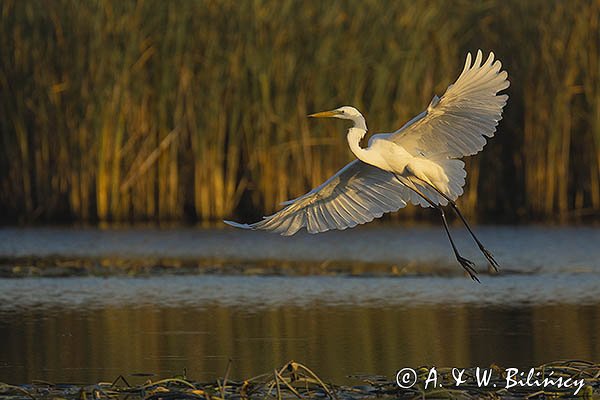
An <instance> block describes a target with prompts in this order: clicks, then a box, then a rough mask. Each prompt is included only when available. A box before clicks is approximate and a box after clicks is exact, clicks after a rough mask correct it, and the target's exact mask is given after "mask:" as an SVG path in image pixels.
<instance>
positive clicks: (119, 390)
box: [0, 360, 600, 400]
mask: <svg viewBox="0 0 600 400" xmlns="http://www.w3.org/2000/svg"><path fill="white" fill-rule="evenodd" d="M232 364H233V363H232V362H231V360H230V362H229V364H228V365H227V370H226V371H225V375H224V376H223V378H221V379H217V380H216V382H208V383H202V382H195V381H193V380H192V379H190V378H188V377H187V376H186V371H185V370H184V371H183V374H181V375H179V376H175V377H173V378H167V379H160V378H159V379H155V377H154V375H153V374H144V373H142V374H132V375H125V376H124V375H119V376H118V377H116V379H115V380H114V381H113V382H99V383H97V384H91V385H85V384H75V383H74V384H69V383H58V384H54V383H52V382H46V381H35V382H33V383H32V384H29V385H12V384H7V383H1V382H0V395H5V396H9V397H10V398H11V399H15V400H21V399H54V398H56V397H60V398H65V399H87V398H88V397H91V398H94V399H129V398H131V399H148V400H155V399H156V400H160V399H190V400H192V399H205V400H222V399H242V400H243V399H258V398H260V399H278V400H281V399H305V398H309V399H312V398H318V399H330V400H344V399H374V398H377V399H420V398H422V399H426V398H431V399H441V398H460V399H481V398H486V399H498V400H501V399H523V398H527V399H545V398H548V397H550V398H582V399H592V398H595V393H594V392H595V391H597V390H598V388H599V387H600V378H599V377H598V376H599V375H600V365H598V364H595V363H593V362H589V361H584V360H563V361H556V362H552V363H547V364H544V365H541V366H538V367H536V368H535V369H532V371H533V374H534V376H533V378H532V379H527V378H526V377H522V376H520V377H517V378H514V379H513V380H511V381H510V385H512V386H510V387H507V386H508V382H509V378H508V376H509V375H508V374H509V373H511V372H510V371H508V368H502V367H500V366H498V365H495V364H494V365H491V366H489V368H486V369H485V370H486V372H487V373H489V374H490V375H491V378H490V379H489V381H488V382H487V384H484V383H481V384H478V383H477V382H478V380H477V379H478V378H477V371H476V369H475V368H466V369H465V370H464V375H462V376H461V378H462V379H463V382H462V383H461V385H460V386H459V387H456V386H455V382H456V380H455V378H454V376H455V375H454V372H453V368H441V367H435V366H433V367H426V366H421V367H419V368H417V369H415V376H414V378H415V379H416V384H415V385H414V386H412V387H410V388H407V389H401V388H399V386H398V384H397V383H396V382H395V381H394V380H393V379H391V380H390V377H386V376H380V375H357V376H353V377H352V378H354V379H355V380H356V381H357V382H358V383H360V384H358V385H356V386H341V385H336V384H334V383H330V382H328V381H327V380H326V379H324V378H321V377H319V376H318V374H317V373H315V372H314V371H313V370H312V369H310V368H309V367H307V366H305V365H303V364H301V363H298V362H295V361H290V362H288V363H286V364H285V365H283V366H282V367H280V368H274V369H273V370H272V371H271V372H267V373H264V374H262V375H258V376H255V377H251V378H247V379H244V380H242V381H238V380H234V379H231V378H230V377H229V374H230V373H231V370H232V368H235V367H232ZM431 368H435V369H436V371H437V377H436V380H435V382H437V383H440V384H442V386H438V387H436V388H433V387H432V386H433V383H431V382H433V380H432V381H431V382H430V384H429V387H428V388H427V389H425V382H426V381H427V379H428V378H431V377H430V375H429V372H430V371H431ZM527 371H528V370H527ZM479 376H480V379H481V376H482V375H479ZM128 379H129V380H133V379H135V380H136V381H140V380H144V381H143V383H140V384H134V385H131V384H130V383H129V381H128ZM544 379H546V381H545V380H544ZM581 381H582V382H581ZM517 382H519V383H517ZM580 382H581V383H580ZM578 384H580V385H581V387H580V386H578ZM575 391H577V394H576V395H575V394H574V393H575Z"/></svg>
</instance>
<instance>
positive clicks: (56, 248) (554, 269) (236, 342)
mask: <svg viewBox="0 0 600 400" xmlns="http://www.w3.org/2000/svg"><path fill="white" fill-rule="evenodd" d="M477 231H478V232H480V233H481V238H482V240H483V241H484V242H485V243H486V244H487V245H488V246H489V247H490V248H491V249H493V250H494V253H495V254H496V255H497V258H498V260H499V261H500V263H501V265H502V266H503V268H504V269H505V270H507V271H508V272H509V273H507V274H504V275H500V276H487V275H482V282H483V283H482V284H481V285H478V284H475V283H473V282H471V281H470V280H468V279H466V278H465V277H464V276H462V274H461V273H460V269H459V267H458V266H456V265H454V264H453V262H452V259H451V254H450V251H449V247H448V245H447V244H446V242H445V238H444V236H443V232H440V229H439V228H438V227H431V228H410V229H402V228H399V227H398V228H395V227H374V228H366V229H363V228H359V229H354V230H350V231H346V232H334V233H331V234H324V235H320V236H309V235H300V236H297V237H294V238H291V239H289V238H288V239H283V238H279V237H276V236H272V235H261V234H257V233H253V232H238V231H234V230H201V229H169V230H157V229H143V230H139V229H138V230H92V229H0V258H3V259H5V260H7V261H5V262H4V263H5V264H6V263H10V259H11V258H12V257H31V256H35V257H42V258H43V257H71V258H95V257H119V258H134V259H135V258H140V257H142V258H152V257H156V258H161V257H170V258H181V259H188V260H189V259H212V258H218V259H221V260H222V259H232V260H238V261H237V262H240V263H244V262H246V261H256V260H261V259H268V260H271V261H273V260H281V262H282V263H283V262H286V260H297V259H300V260H305V261H308V262H314V263H320V264H326V263H327V262H329V261H340V260H342V261H345V262H349V263H350V262H352V261H353V260H358V261H366V262H380V263H386V262H389V263H394V264H397V265H399V266H401V267H405V266H407V265H408V266H410V267H411V268H413V269H414V270H416V271H418V270H419V269H420V268H421V266H425V265H427V266H429V267H428V268H430V266H431V265H434V266H437V267H439V268H440V269H449V268H451V269H452V270H453V271H456V273H455V275H454V276H446V277H440V276H435V274H425V275H424V276H405V277H386V278H382V277H348V276H300V277H285V276H260V277H257V276H214V275H200V276H172V275H167V276H151V277H123V276H118V277H108V278H100V277H71V278H20V279H0V381H8V382H13V383H23V382H28V381H31V380H32V379H43V380H50V381H54V382H57V381H69V382H97V381H101V380H112V379H114V378H115V377H116V376H118V375H119V374H123V375H125V376H127V377H129V379H130V380H131V381H136V379H138V380H142V379H145V378H136V377H130V376H129V375H130V374H132V373H153V374H157V375H158V376H170V375H174V374H180V373H181V372H182V371H183V369H184V368H185V369H187V373H188V376H189V377H191V378H193V379H197V380H208V379H214V378H215V377H218V376H222V375H223V373H224V371H225V368H226V365H227V360H228V359H229V358H231V359H232V360H233V367H232V376H233V377H234V378H247V377H250V376H254V375H258V374H260V373H263V372H267V371H271V370H272V369H273V368H274V367H275V366H278V365H281V364H283V363H285V362H286V361H289V360H290V359H294V360H296V361H300V362H303V363H305V364H306V365H308V366H310V367H311V368H313V369H314V370H315V371H316V372H318V373H319V375H321V376H323V377H326V378H328V379H331V380H334V381H336V382H339V383H353V382H354V381H352V380H351V379H350V378H347V376H348V375H352V374H358V373H369V374H383V375H387V376H389V377H391V376H392V374H393V373H394V372H395V371H396V370H397V369H399V368H401V367H404V366H419V365H423V364H435V365H438V366H474V365H481V366H487V365H489V364H491V363H493V362H494V363H497V364H501V365H504V366H522V367H526V366H532V365H536V364H540V363H543V362H546V361H552V360H556V359H561V358H583V359H590V360H595V361H598V360H600V333H599V332H600V230H599V229H594V228H542V227H536V228H512V227H480V228H478V229H477ZM458 234H459V231H457V235H458ZM459 245H460V247H461V248H463V249H464V253H465V255H468V256H469V257H472V258H473V260H474V261H476V262H477V263H478V264H479V265H482V266H483V265H484V263H483V261H482V259H481V257H479V256H478V254H477V252H476V251H475V250H476V249H474V248H473V247H474V246H473V245H472V243H471V242H470V241H469V240H468V238H467V237H465V236H460V237H459ZM481 269H482V270H485V268H481ZM354 383H355V382H354Z"/></svg>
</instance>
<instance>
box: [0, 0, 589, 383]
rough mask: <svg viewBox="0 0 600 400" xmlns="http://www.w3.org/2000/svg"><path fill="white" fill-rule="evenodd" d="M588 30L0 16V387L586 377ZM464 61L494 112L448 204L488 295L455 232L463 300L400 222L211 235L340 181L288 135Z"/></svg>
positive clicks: (313, 137) (422, 234) (324, 13)
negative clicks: (491, 74) (486, 85)
mask: <svg viewBox="0 0 600 400" xmlns="http://www.w3.org/2000/svg"><path fill="white" fill-rule="evenodd" d="M599 22H600V2H598V1H595V0H574V1H558V0H530V1H521V0H502V1H500V0H482V1H466V0H453V1H428V2H424V1H418V2H417V1H408V0H407V1H384V0H379V1H375V0H361V1H359V0H346V1H317V0H314V1H286V0H264V1H259V0H256V1H250V0H248V1H233V0H219V1H210V0H206V1H188V0H186V1H183V0H181V1H178V0H171V1H164V0H146V1H141V0H140V1H120V0H96V1H92V0H90V1H75V0H56V1H50V0H3V1H1V2H0V141H1V142H0V224H1V226H0V382H1V381H4V382H11V383H23V382H30V381H31V380H33V379H43V380H48V381H53V382H60V381H68V382H88V383H90V382H98V381H100V380H105V381H112V380H113V379H114V378H116V377H117V376H118V375H119V374H123V375H124V376H126V377H127V379H128V380H130V381H131V382H143V381H145V380H146V379H148V378H147V377H148V376H152V379H156V378H157V377H165V376H174V375H178V374H181V373H182V372H183V371H184V369H185V370H186V371H187V373H188V376H189V377H190V378H192V379H197V380H209V379H214V378H216V377H219V376H223V375H224V373H225V370H226V368H227V365H228V360H229V359H232V368H231V377H232V378H234V379H246V378H249V377H250V376H254V375H258V374H260V373H263V372H266V371H271V370H272V369H273V368H275V367H277V366H280V365H283V364H284V363H285V362H287V361H289V360H290V359H295V360H297V361H300V362H303V363H305V364H306V365H308V366H309V367H310V368H312V369H313V370H315V371H316V372H317V373H318V374H319V375H320V376H322V377H323V378H324V379H331V380H333V381H335V382H336V383H352V384H356V383H357V381H356V380H355V379H354V380H353V379H352V378H349V377H348V376H349V375H352V374H357V373H367V374H383V375H386V376H387V377H388V378H392V377H393V376H394V374H395V371H397V370H398V369H400V368H402V367H405V366H412V367H416V366H419V365H424V364H429V365H437V366H452V367H467V366H481V367H486V366H488V365H490V364H492V363H498V364H501V365H502V366H505V367H531V366H534V365H538V364H541V363H544V362H549V361H553V360H556V359H568V358H571V359H572V358H581V359H588V360H596V361H598V360H599V359H600V246H599V244H600V229H598V226H597V224H596V223H597V221H598V219H599V218H598V217H599V216H600V53H599V46H600V26H599ZM477 49H482V50H483V51H484V53H487V52H489V51H493V52H494V53H495V54H496V55H497V58H498V59H500V60H501V61H502V62H503V66H504V68H505V69H506V70H507V71H508V73H509V79H510V81H511V86H510V88H508V89H507V91H506V93H508V94H509V96H510V98H509V101H508V104H507V106H506V108H505V112H504V117H503V120H502V121H501V122H500V125H499V127H498V132H497V135H496V137H494V138H493V139H491V140H489V143H488V145H487V146H486V148H485V150H484V151H483V152H482V153H480V154H478V155H477V156H474V157H469V158H466V160H465V161H466V164H467V167H466V169H467V172H468V178H467V184H466V187H465V194H464V195H463V196H462V197H461V198H460V201H459V203H460V206H461V208H462V210H463V212H465V213H466V214H467V216H468V218H469V219H470V220H471V221H473V222H478V223H479V226H476V227H475V228H476V229H475V231H476V232H477V234H478V235H479V237H480V238H481V239H482V241H483V242H484V243H485V245H486V246H487V247H488V248H489V249H490V250H491V251H492V252H493V253H494V254H495V256H496V258H497V259H498V261H499V262H500V265H501V273H500V274H499V275H487V274H486V270H487V268H486V264H485V260H484V259H483V257H482V256H481V254H480V253H479V252H478V250H477V248H476V246H475V245H474V243H473V242H472V241H471V239H470V237H469V236H467V234H466V233H465V231H464V229H462V226H460V225H459V224H453V228H452V230H453V232H454V235H455V237H456V239H457V243H458V245H459V247H460V249H461V251H462V252H463V254H464V255H465V256H466V257H468V258H470V259H472V260H474V261H475V262H476V264H477V268H478V270H479V271H481V275H480V276H481V279H482V284H481V285H477V284H475V283H474V282H472V281H471V280H469V279H468V278H466V277H465V276H463V273H462V269H461V268H460V266H459V265H458V264H457V263H456V261H455V259H454V257H453V254H452V252H451V249H450V246H449V244H448V241H447V238H446V237H445V235H444V231H443V229H442V228H441V226H439V225H438V224H439V220H438V219H439V216H438V215H437V213H435V212H432V210H424V209H420V208H417V207H407V208H405V209H403V210H401V211H400V212H398V213H394V214H393V215H390V216H386V217H385V218H384V223H376V222H374V223H372V224H368V225H366V226H361V227H357V228H355V229H351V230H347V231H344V232H327V233H324V234H320V235H316V236H314V235H308V234H306V233H305V232H301V233H299V234H297V235H296V236H294V237H292V238H281V237H279V236H277V235H269V234H263V233H262V232H245V231H238V230H234V229H231V228H225V227H224V226H223V224H222V223H221V222H220V221H221V220H222V219H224V218H227V219H236V220H241V221H244V222H251V221H254V220H255V219H257V218H259V217H260V216H261V215H264V214H266V213H271V212H273V211H275V210H277V209H278V207H279V206H278V204H279V203H280V202H281V201H284V200H287V199H290V198H295V197H297V196H298V195H300V194H303V193H305V192H306V191H308V190H310V189H311V188H313V187H315V186H317V185H319V184H320V183H322V182H323V181H324V180H325V179H327V178H328V177H329V176H331V175H332V174H333V173H335V172H336V171H337V170H338V169H340V168H341V167H342V166H343V165H345V164H346V163H347V162H348V161H350V160H351V159H352V155H351V153H350V151H349V149H348V148H347V143H346V139H345V130H346V126H345V125H344V124H343V123H341V122H340V121H312V120H309V119H308V118H307V117H306V115H307V114H309V113H312V112H316V111H322V110H328V109H332V108H335V107H338V106H341V105H354V106H356V107H358V108H359V109H360V110H361V111H362V112H363V113H364V114H365V116H366V118H367V123H368V126H369V127H370V128H371V129H372V131H374V132H386V131H387V132H389V131H393V130H395V129H397V128H399V127H400V126H402V125H403V124H404V123H405V122H406V121H408V120H409V119H411V118H412V117H413V116H415V115H417V114H418V113H420V112H421V111H422V110H423V109H424V108H425V107H426V106H427V105H428V104H429V102H430V100H431V98H432V96H433V95H434V94H438V95H441V94H443V93H444V91H445V89H446V88H447V86H448V85H449V84H451V83H452V82H454V80H455V79H456V78H457V76H458V74H459V72H460V71H461V69H462V67H463V64H464V60H465V57H466V54H467V52H475V51H477ZM431 222H433V223H435V225H432V224H431ZM133 373H145V374H154V375H143V376H140V375H135V376H134V375H132V374H133ZM136 380H137V381H136Z"/></svg>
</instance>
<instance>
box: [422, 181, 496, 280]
mask: <svg viewBox="0 0 600 400" xmlns="http://www.w3.org/2000/svg"><path fill="white" fill-rule="evenodd" d="M424 184H426V185H427V186H429V187H430V188H432V189H433V190H435V191H436V192H438V193H439V194H440V196H442V197H444V198H445V199H446V200H448V203H449V204H450V206H451V207H452V209H453V210H454V212H455V213H456V215H458V217H459V218H460V219H461V221H462V222H463V224H464V225H465V227H466V228H467V230H468V231H469V233H470V234H471V237H473V239H474V240H475V243H477V246H478V247H479V250H481V252H482V253H483V255H484V256H485V258H486V259H487V260H488V262H489V263H490V265H491V266H492V268H493V269H494V271H495V272H498V269H499V268H500V265H499V264H498V262H497V261H496V260H495V259H494V256H493V255H492V253H491V252H490V251H489V250H488V249H486V248H485V247H484V246H483V243H481V241H480V240H479V239H478V238H477V236H475V233H474V232H473V230H471V227H470V226H469V223H468V222H467V220H466V219H465V217H463V215H462V213H461V212H460V210H459V209H458V206H457V205H456V203H455V202H454V200H452V199H451V198H449V197H448V196H446V195H445V194H444V193H442V192H441V191H440V190H438V189H437V188H436V187H435V186H433V185H431V184H429V183H427V182H424Z"/></svg>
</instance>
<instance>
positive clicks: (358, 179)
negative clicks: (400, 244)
mask: <svg viewBox="0 0 600 400" xmlns="http://www.w3.org/2000/svg"><path fill="white" fill-rule="evenodd" d="M407 191H408V189H407V188H406V187H404V185H402V183H400V182H399V181H398V180H397V179H396V177H395V176H394V175H393V174H392V173H390V172H387V171H384V170H382V169H379V168H377V167H374V166H372V165H369V164H366V163H364V162H362V161H360V160H354V161H352V162H351V163H349V164H348V165H346V166H345V167H344V168H342V169H341V170H340V171H338V172H337V173H336V174H335V175H334V176H332V177H331V178H329V179H328V180H327V181H326V182H325V183H323V184H322V185H321V186H319V187H317V188H315V189H313V190H311V191H310V192H308V193H307V194H305V195H304V196H300V197H298V198H297V199H295V200H291V201H289V202H286V203H284V204H286V207H285V208H283V209H282V210H280V211H279V212H277V213H275V214H273V215H270V216H268V217H264V218H263V219H262V220H261V221H258V222H256V223H254V224H239V223H237V222H232V221H225V222H226V223H227V224H229V225H231V226H235V227H237V228H244V229H254V230H266V231H272V232H277V233H280V234H282V235H284V236H289V235H293V234H294V233H296V232H297V231H298V230H300V229H301V228H303V227H305V228H306V229H307V231H308V232H310V233H317V232H324V231H328V230H330V229H340V230H342V229H346V228H352V227H354V226H356V225H358V224H364V223H366V222H370V221H372V220H373V219H374V218H379V217H381V216H382V215H383V214H385V213H388V212H392V211H396V210H398V209H400V208H402V207H404V206H406V204H407V201H408V199H409V195H408V193H407Z"/></svg>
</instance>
